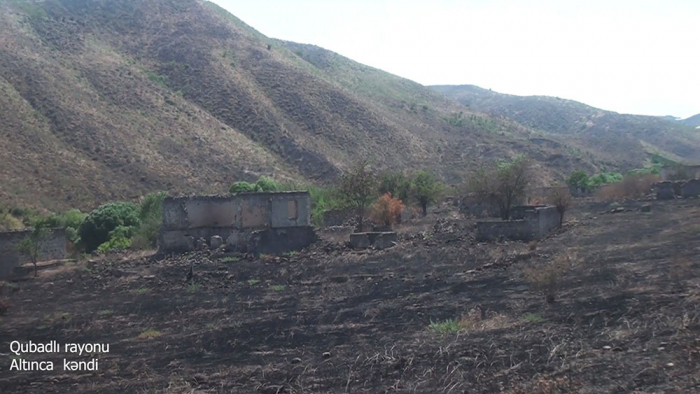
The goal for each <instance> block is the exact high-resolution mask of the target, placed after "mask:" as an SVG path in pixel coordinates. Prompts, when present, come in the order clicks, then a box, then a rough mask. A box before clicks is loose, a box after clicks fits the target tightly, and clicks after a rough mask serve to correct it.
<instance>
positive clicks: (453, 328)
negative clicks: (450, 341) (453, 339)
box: [428, 319, 461, 334]
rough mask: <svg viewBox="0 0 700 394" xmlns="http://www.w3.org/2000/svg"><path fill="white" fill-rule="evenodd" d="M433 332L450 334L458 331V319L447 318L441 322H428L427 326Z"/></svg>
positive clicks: (459, 328)
mask: <svg viewBox="0 0 700 394" xmlns="http://www.w3.org/2000/svg"><path fill="white" fill-rule="evenodd" d="M428 327H429V328H430V329H431V330H432V331H433V332H435V333H438V334H450V333H455V332H459V330H461V327H460V326H459V321H457V319H447V320H444V321H441V322H433V321H431V322H430V326H428Z"/></svg>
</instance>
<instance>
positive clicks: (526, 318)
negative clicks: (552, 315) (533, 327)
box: [523, 313, 544, 323]
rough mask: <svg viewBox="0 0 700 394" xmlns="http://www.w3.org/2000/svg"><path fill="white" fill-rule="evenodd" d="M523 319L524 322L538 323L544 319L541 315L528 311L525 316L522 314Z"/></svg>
mask: <svg viewBox="0 0 700 394" xmlns="http://www.w3.org/2000/svg"><path fill="white" fill-rule="evenodd" d="M523 321H524V322H526V323H540V322H543V321H544V319H543V318H542V316H539V315H536V314H534V313H528V314H526V315H525V316H523Z"/></svg>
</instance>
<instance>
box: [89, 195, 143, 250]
mask: <svg viewBox="0 0 700 394" xmlns="http://www.w3.org/2000/svg"><path fill="white" fill-rule="evenodd" d="M139 224H140V220H139V207H138V206H137V205H136V204H132V203H128V202H115V203H110V204H105V205H102V206H100V207H99V208H97V209H95V210H94V211H92V212H90V214H89V215H88V216H87V217H86V218H85V221H83V224H81V225H80V229H79V233H80V239H81V241H82V242H83V245H84V246H85V251H86V252H88V253H90V252H92V251H94V250H95V249H97V247H98V246H100V245H102V244H103V243H105V242H107V241H109V240H110V233H111V232H112V231H113V230H115V229H116V228H117V227H120V226H121V227H137V226H138V225H139ZM119 231H124V230H119Z"/></svg>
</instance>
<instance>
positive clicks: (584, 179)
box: [566, 170, 589, 190]
mask: <svg viewBox="0 0 700 394" xmlns="http://www.w3.org/2000/svg"><path fill="white" fill-rule="evenodd" d="M588 182H589V178H588V174H586V172H585V171H582V170H576V171H574V172H572V173H571V175H570V176H569V178H568V179H567V180H566V184H567V185H569V186H571V187H574V188H578V189H583V190H585V189H587V188H588Z"/></svg>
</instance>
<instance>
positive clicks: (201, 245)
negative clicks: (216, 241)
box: [197, 238, 209, 250]
mask: <svg viewBox="0 0 700 394" xmlns="http://www.w3.org/2000/svg"><path fill="white" fill-rule="evenodd" d="M206 249H209V246H208V245H207V240H206V239H204V238H200V239H198V240H197V250H206Z"/></svg>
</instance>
